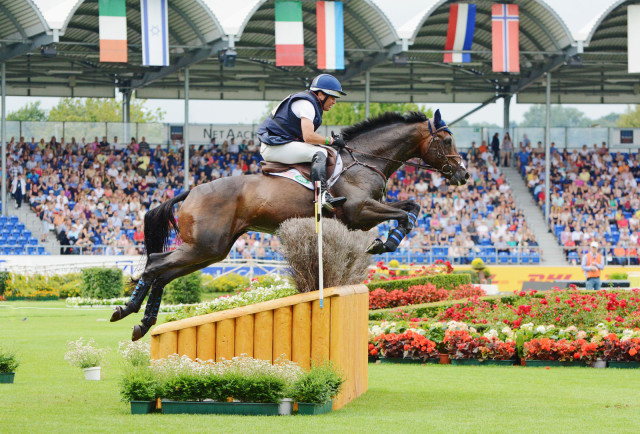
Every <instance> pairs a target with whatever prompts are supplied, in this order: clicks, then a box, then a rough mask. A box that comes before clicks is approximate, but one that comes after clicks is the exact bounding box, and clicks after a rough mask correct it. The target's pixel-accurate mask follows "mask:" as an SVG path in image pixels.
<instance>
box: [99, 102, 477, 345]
mask: <svg viewBox="0 0 640 434" xmlns="http://www.w3.org/2000/svg"><path fill="white" fill-rule="evenodd" d="M342 136H343V138H344V140H345V142H346V144H347V146H345V148H343V149H341V150H339V154H340V157H341V158H342V160H343V163H344V166H343V167H344V169H343V170H342V173H341V174H340V176H339V178H338V180H337V181H336V182H335V184H334V185H333V186H332V187H331V192H332V193H333V194H334V195H337V196H345V197H346V198H347V201H346V203H344V205H342V206H340V207H338V208H336V210H335V211H334V213H333V214H332V215H331V217H333V218H336V219H338V220H340V221H341V222H342V223H344V224H345V225H346V226H347V227H348V228H349V229H350V230H362V231H368V230H369V229H371V228H373V227H375V226H377V225H378V224H380V223H382V222H383V221H386V220H396V221H397V223H398V226H397V227H396V228H394V229H392V230H390V232H389V234H388V236H387V240H386V241H382V240H380V239H376V240H374V241H373V242H372V243H371V245H370V246H369V248H368V249H367V253H370V254H380V253H384V252H393V251H395V250H396V248H397V247H398V245H399V244H400V241H401V240H402V239H403V238H404V237H405V236H406V235H407V234H408V233H409V232H410V231H411V230H412V229H413V227H414V225H415V224H416V220H417V218H418V215H419V212H420V206H419V205H418V204H417V203H415V202H414V201H412V200H402V201H398V202H393V203H385V200H384V199H385V196H386V194H385V193H386V185H387V180H388V179H389V177H390V176H391V175H392V174H393V173H394V172H395V171H396V170H398V168H400V167H401V166H402V165H403V164H405V163H406V164H412V163H411V162H407V161H408V160H410V159H413V158H420V159H421V160H422V161H423V162H424V163H425V164H426V165H427V166H428V168H429V169H431V170H436V171H438V172H440V173H441V174H442V175H443V176H444V177H445V178H446V179H448V180H449V182H450V184H452V185H463V184H465V183H466V180H467V179H468V178H469V173H468V172H467V170H466V168H465V166H464V163H463V161H462V157H461V156H460V155H459V154H458V151H457V150H456V146H455V141H454V138H453V136H452V133H451V131H450V130H449V128H448V127H447V126H446V124H445V123H444V122H443V121H442V119H441V116H440V111H439V110H437V111H436V112H435V114H434V117H433V118H432V119H428V118H427V117H426V115H425V114H423V113H420V112H411V113H408V114H405V115H402V114H399V113H392V112H389V113H385V114H383V115H381V116H379V117H376V118H372V119H368V120H364V121H362V122H360V123H357V124H355V125H353V126H350V127H347V128H346V129H344V130H343V131H342ZM414 165H415V164H414ZM427 166H423V165H420V167H427ZM179 202H184V203H182V205H181V206H180V209H179V213H178V219H177V222H176V219H175V216H174V214H173V207H174V205H175V204H177V203H179ZM313 216H314V192H313V191H311V190H309V189H307V188H305V187H304V186H301V185H299V184H297V183H296V182H293V181H291V180H289V179H286V178H284V177H279V176H270V175H265V174H253V175H242V176H231V177H226V178H220V179H216V180H214V181H212V182H209V183H206V184H201V185H198V186H196V187H194V188H193V189H191V190H188V191H185V192H183V193H181V194H179V195H177V196H176V197H174V198H172V199H170V200H168V201H166V202H164V203H162V204H161V205H159V206H157V207H156V208H154V209H152V210H150V211H148V212H147V213H146V214H145V218H144V247H145V250H146V257H147V262H146V265H145V268H144V271H143V273H142V275H141V277H140V278H139V279H138V280H137V281H132V286H133V285H135V288H134V290H133V293H132V295H131V299H130V300H129V302H128V303H127V304H126V305H125V306H124V307H120V306H118V307H116V309H115V311H114V312H113V315H112V317H111V321H112V322H113V321H118V320H120V319H122V318H124V317H125V316H127V315H129V314H131V313H137V312H139V310H140V308H141V306H142V302H143V300H144V298H145V297H146V295H147V292H149V290H150V289H151V293H150V295H149V299H148V301H147V305H146V308H145V313H144V317H143V319H142V322H141V324H140V325H136V326H134V328H133V333H132V340H134V341H135V340H138V339H140V338H141V337H143V336H144V335H145V334H146V333H147V332H148V331H149V329H150V328H151V327H152V326H153V325H154V324H155V322H156V318H157V315H158V311H159V308H160V301H161V299H162V292H163V289H164V287H165V285H167V284H168V283H169V282H171V281H172V280H174V279H176V278H178V277H181V276H184V275H187V274H189V273H192V272H194V271H196V270H199V269H202V268H204V267H206V266H208V265H210V264H213V263H216V262H219V261H222V260H223V259H224V258H225V257H226V256H227V254H228V253H229V251H230V250H231V247H232V246H233V244H234V242H235V241H236V240H237V239H238V237H240V236H241V235H242V234H244V233H246V232H247V231H259V232H266V233H271V234H273V233H275V232H276V230H277V229H278V227H279V226H280V224H281V223H282V222H284V221H285V220H287V219H290V218H293V217H313ZM172 228H173V230H175V231H176V232H177V233H178V234H179V236H180V238H181V240H182V243H181V244H180V245H179V246H177V247H176V248H175V249H174V250H168V240H169V235H170V231H171V230H172Z"/></svg>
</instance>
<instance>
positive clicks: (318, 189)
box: [314, 181, 324, 308]
mask: <svg viewBox="0 0 640 434" xmlns="http://www.w3.org/2000/svg"><path fill="white" fill-rule="evenodd" d="M315 184H316V185H315V189H314V190H315V196H316V202H315V214H316V233H317V234H318V292H319V295H320V308H322V307H323V304H324V281H323V274H324V270H323V267H322V187H321V184H320V181H316V183H315Z"/></svg>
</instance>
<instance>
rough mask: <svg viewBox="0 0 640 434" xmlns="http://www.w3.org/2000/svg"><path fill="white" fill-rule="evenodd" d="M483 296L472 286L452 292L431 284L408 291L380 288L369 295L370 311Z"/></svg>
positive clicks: (455, 289) (461, 287) (467, 285)
mask: <svg viewBox="0 0 640 434" xmlns="http://www.w3.org/2000/svg"><path fill="white" fill-rule="evenodd" d="M483 295H486V293H485V292H484V291H483V290H482V289H481V288H479V287H477V286H473V285H471V284H466V285H460V286H457V287H454V288H453V289H451V290H446V289H443V288H438V287H436V286H435V285H433V284H431V283H427V284H426V285H415V286H411V287H409V288H408V289H407V290H406V291H403V290H401V289H394V290H391V291H387V290H385V289H382V288H378V289H375V290H373V291H371V292H370V293H369V309H385V308H390V307H398V306H407V305H414V304H422V303H432V302H435V301H442V300H458V299H462V298H467V297H472V296H483Z"/></svg>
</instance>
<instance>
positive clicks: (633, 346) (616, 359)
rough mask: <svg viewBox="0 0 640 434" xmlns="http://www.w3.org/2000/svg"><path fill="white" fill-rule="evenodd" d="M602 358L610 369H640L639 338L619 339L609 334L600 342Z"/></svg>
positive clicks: (613, 334)
mask: <svg viewBox="0 0 640 434" xmlns="http://www.w3.org/2000/svg"><path fill="white" fill-rule="evenodd" d="M602 345H603V357H604V359H605V360H607V361H608V362H609V367H610V368H640V338H633V337H630V338H625V337H623V338H621V339H618V336H617V335H616V334H615V333H610V334H609V335H607V336H606V337H605V338H604V340H603V341H602Z"/></svg>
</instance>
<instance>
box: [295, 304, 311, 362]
mask: <svg viewBox="0 0 640 434" xmlns="http://www.w3.org/2000/svg"><path fill="white" fill-rule="evenodd" d="M291 361H293V362H296V363H297V364H298V365H300V367H301V368H302V369H304V370H305V371H306V370H309V367H310V365H311V303H299V304H296V305H294V306H293V327H292V334H291Z"/></svg>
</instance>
